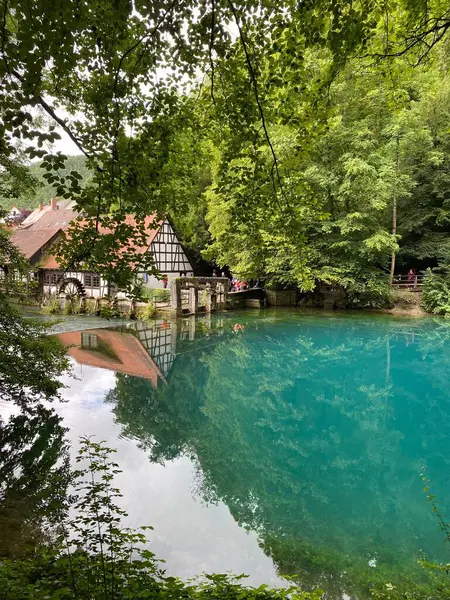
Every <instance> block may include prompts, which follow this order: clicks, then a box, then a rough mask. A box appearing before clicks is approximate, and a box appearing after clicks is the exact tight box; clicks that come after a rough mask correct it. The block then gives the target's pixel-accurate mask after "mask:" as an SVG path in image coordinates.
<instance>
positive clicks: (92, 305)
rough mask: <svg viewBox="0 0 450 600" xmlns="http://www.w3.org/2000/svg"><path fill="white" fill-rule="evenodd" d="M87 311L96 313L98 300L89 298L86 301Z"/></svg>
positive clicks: (88, 313) (87, 312)
mask: <svg viewBox="0 0 450 600" xmlns="http://www.w3.org/2000/svg"><path fill="white" fill-rule="evenodd" d="M84 306H85V312H86V314H87V315H95V314H96V313H97V310H98V309H97V308H96V300H95V299H94V298H88V299H87V300H86V302H85V305H84Z"/></svg>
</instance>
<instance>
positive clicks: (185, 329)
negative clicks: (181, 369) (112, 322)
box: [56, 314, 224, 387]
mask: <svg viewBox="0 0 450 600" xmlns="http://www.w3.org/2000/svg"><path fill="white" fill-rule="evenodd" d="M196 332H197V333H198V334H199V336H197V338H196ZM223 332H224V321H223V320H222V319H214V320H212V319H211V315H210V314H207V315H205V316H204V317H203V318H196V317H195V316H192V317H189V318H187V319H182V320H181V321H178V322H174V321H165V320H156V321H152V322H149V323H147V322H144V321H135V322H131V323H127V325H126V331H125V332H120V331H117V330H116V331H115V330H111V329H89V330H86V331H70V332H66V333H59V334H57V336H56V337H57V338H58V339H59V340H60V342H61V343H62V344H63V345H64V346H66V347H67V348H68V353H69V355H70V356H71V357H72V358H74V359H75V360H76V362H77V363H78V364H80V365H88V366H90V367H97V368H99V369H109V370H111V371H116V372H117V373H124V374H126V375H133V376H135V377H143V378H145V379H149V380H150V381H151V382H152V384H153V385H154V387H158V384H159V383H161V381H163V382H164V383H165V382H166V377H167V376H168V375H169V373H170V370H171V368H172V365H173V363H174V360H175V358H176V356H177V353H184V352H190V351H192V350H195V349H198V348H200V347H204V345H205V344H206V345H211V339H210V336H212V337H215V336H220V335H222V333H223ZM194 340H196V343H195V345H194V346H192V343H191V342H193V341H194Z"/></svg>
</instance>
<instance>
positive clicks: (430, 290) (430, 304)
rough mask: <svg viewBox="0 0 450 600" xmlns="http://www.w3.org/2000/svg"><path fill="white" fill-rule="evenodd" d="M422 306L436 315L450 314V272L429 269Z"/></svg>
mask: <svg viewBox="0 0 450 600" xmlns="http://www.w3.org/2000/svg"><path fill="white" fill-rule="evenodd" d="M421 304H422V308H423V309H424V310H426V311H427V312H430V313H433V314H435V315H446V316H448V315H450V273H448V272H445V271H444V272H442V273H435V272H433V271H432V270H431V269H427V271H426V274H425V279H424V282H423V288H422V300H421Z"/></svg>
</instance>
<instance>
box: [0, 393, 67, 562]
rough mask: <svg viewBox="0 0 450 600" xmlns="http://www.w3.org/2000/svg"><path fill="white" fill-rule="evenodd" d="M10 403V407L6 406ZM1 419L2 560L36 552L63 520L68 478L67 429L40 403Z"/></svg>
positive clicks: (54, 414)
mask: <svg viewBox="0 0 450 600" xmlns="http://www.w3.org/2000/svg"><path fill="white" fill-rule="evenodd" d="M5 408H6V407H5ZM5 408H4V410H3V411H2V412H3V415H4V416H3V419H2V420H0V559H1V558H24V557H27V556H32V555H33V554H34V552H35V550H36V548H37V547H38V546H40V545H41V544H43V543H44V542H48V541H49V540H50V539H51V537H52V532H53V531H54V528H55V527H56V526H57V525H58V523H59V521H60V514H61V508H62V506H63V504H64V501H65V498H66V494H67V489H68V485H69V480H70V469H69V453H68V446H67V443H66V441H65V432H66V430H65V429H64V428H63V427H62V425H61V418H60V417H59V416H58V415H57V414H56V413H55V411H54V410H53V409H51V408H47V407H44V406H42V404H34V405H33V404H32V405H30V406H27V407H22V409H21V410H20V411H19V410H18V409H15V408H14V407H12V408H11V412H12V414H10V415H9V417H8V416H5V413H6V410H5Z"/></svg>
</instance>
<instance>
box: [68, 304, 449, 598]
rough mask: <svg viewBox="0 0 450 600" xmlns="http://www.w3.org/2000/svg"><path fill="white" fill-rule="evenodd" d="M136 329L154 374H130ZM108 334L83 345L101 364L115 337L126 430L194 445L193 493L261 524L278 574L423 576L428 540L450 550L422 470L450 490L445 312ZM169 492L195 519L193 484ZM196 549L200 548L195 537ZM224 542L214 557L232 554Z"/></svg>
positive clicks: (346, 581)
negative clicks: (420, 564)
mask: <svg viewBox="0 0 450 600" xmlns="http://www.w3.org/2000/svg"><path fill="white" fill-rule="evenodd" d="M236 319H238V321H239V324H240V325H243V326H244V329H241V328H238V329H237V330H236V328H235V325H236ZM131 331H132V332H133V335H134V338H133V339H134V340H135V341H139V344H140V351H141V349H142V348H145V350H146V352H147V356H148V358H149V360H150V361H151V362H147V363H146V364H147V367H148V368H149V369H150V368H151V369H153V371H152V373H157V375H156V376H155V377H154V376H145V375H141V377H140V378H136V377H133V376H132V375H135V374H137V373H136V369H137V365H138V363H139V364H140V362H139V361H140V359H139V360H138V358H137V356H138V352H137V350H132V349H131V346H130V347H129V348H130V349H127V351H126V352H124V353H122V352H121V351H120V348H119V347H120V346H121V345H123V344H124V343H125V342H124V338H127V339H128V337H129V338H132V337H133V336H131V335H130V333H131ZM85 333H86V332H85ZM87 335H91V332H87ZM97 335H99V334H98V332H97ZM102 335H103V333H102V334H100V338H99V339H98V340H97V348H93V347H92V345H91V342H89V341H88V342H86V343H84V344H83V340H82V339H81V337H80V338H79V341H78V346H79V348H78V350H80V349H81V352H83V353H84V354H83V357H82V360H84V361H85V362H84V363H83V364H85V365H91V366H100V365H99V363H98V362H97V363H93V362H92V360H93V359H92V356H93V355H94V358H95V360H100V357H99V356H97V355H98V354H99V352H98V347H99V345H101V344H102V343H105V345H108V344H109V347H110V348H112V351H113V353H114V356H112V355H111V356H105V353H104V352H103V354H102V353H100V354H101V360H103V361H108V364H109V366H107V367H106V368H108V369H114V370H115V371H116V375H115V379H114V382H113V384H112V385H111V386H110V387H111V389H110V390H109V391H108V393H107V394H106V396H105V398H104V399H105V401H106V406H108V407H112V411H113V414H114V418H115V421H116V426H117V427H118V429H119V430H120V434H121V436H122V437H124V438H125V439H134V440H138V441H139V446H140V448H143V449H145V451H146V452H147V453H148V456H149V458H150V460H151V461H152V462H153V463H155V469H157V468H158V465H165V468H166V469H171V468H172V466H173V465H180V464H182V461H186V460H187V459H189V460H188V462H187V463H185V464H191V465H193V469H194V470H195V479H194V480H193V481H195V483H194V485H195V494H197V495H198V496H200V497H201V498H202V499H203V501H204V502H207V503H209V502H219V506H223V505H225V506H226V507H228V509H229V511H230V512H231V515H232V517H233V519H234V520H235V522H237V523H238V524H239V525H240V526H241V527H242V528H243V529H248V530H251V531H255V532H257V534H258V536H259V540H260V545H261V547H262V549H263V550H264V552H265V553H266V555H268V556H270V557H272V559H273V560H274V562H275V564H276V565H277V567H278V569H279V572H280V573H282V574H298V575H299V576H300V578H301V580H302V582H303V583H304V584H306V585H310V586H314V585H317V584H318V583H319V584H320V585H324V586H325V587H327V590H328V595H329V597H336V598H337V597H340V594H341V593H342V591H346V592H354V593H357V592H358V590H359V589H360V588H362V589H365V590H368V587H369V584H370V583H372V582H374V581H376V580H381V581H390V580H392V579H393V578H395V577H397V578H398V577H405V578H408V577H414V578H420V573H419V571H418V569H417V566H416V559H417V557H418V555H419V553H420V552H421V551H422V550H424V551H426V552H427V554H428V555H429V556H430V557H434V558H441V559H445V558H446V553H445V547H444V546H443V544H442V538H441V536H440V533H439V531H438V529H437V527H436V524H435V522H434V519H433V516H432V514H431V510H430V507H429V506H428V505H427V503H426V501H425V498H424V495H423V493H422V489H421V487H422V486H421V482H420V478H419V472H420V469H421V468H422V467H426V468H427V470H428V474H429V476H430V477H431V479H432V480H433V482H434V487H435V489H436V493H437V494H438V496H439V497H440V498H443V499H445V498H446V497H448V493H449V492H450V481H449V479H448V461H449V459H448V453H447V451H446V448H447V440H448V439H449V435H450V403H449V395H448V391H447V389H448V382H447V373H448V367H449V357H450V352H449V350H450V345H449V329H448V328H447V326H446V325H444V324H442V322H440V321H436V322H433V321H431V320H430V321H426V322H420V324H417V323H416V324H412V323H411V322H407V321H405V322H401V321H400V322H399V321H395V320H389V319H385V318H383V319H379V320H377V319H376V318H373V317H371V318H370V319H348V318H330V319H323V318H322V319H320V320H315V319H311V318H309V319H308V318H304V317H301V316H299V317H290V318H278V319H276V318H275V319H272V320H271V319H265V320H262V319H259V318H253V317H252V316H249V313H246V315H245V316H244V315H241V316H238V317H235V316H233V317H232V318H224V319H222V320H214V319H213V320H212V321H211V320H204V321H195V319H193V318H191V319H186V320H182V321H181V322H179V323H177V324H175V323H169V322H166V321H159V322H157V323H155V324H154V325H153V326H151V327H149V326H146V325H144V324H141V323H136V324H130V326H129V328H128V330H127V332H126V333H125V334H119V333H117V332H116V333H115V335H118V336H122V337H121V338H120V339H121V342H120V344H119V342H116V341H114V336H113V337H112V338H111V336H110V337H108V338H107V339H106V338H105V337H103V338H102ZM111 340H112V341H111ZM107 342H108V344H107ZM127 343H128V342H127ZM130 344H131V342H130ZM94 345H95V343H94ZM83 346H84V347H83ZM127 348H128V346H127ZM73 351H75V349H74V350H73ZM73 351H71V352H73ZM86 353H87V354H86ZM131 353H132V355H133V357H134V358H135V360H133V361H132V364H130V361H129V360H128V361H127V355H129V354H131ZM106 354H107V353H106ZM73 356H75V355H74V354H73ZM75 358H76V356H75ZM77 360H78V358H77ZM88 361H91V362H88ZM119 363H120V364H119ZM103 364H104V363H103ZM149 365H153V366H151V367H150V366H149ZM424 365H426V368H424ZM104 406H105V405H104ZM94 429H95V427H94ZM119 459H120V454H119ZM179 461H181V462H179ZM156 472H158V473H162V472H160V471H153V473H156ZM146 473H147V477H149V475H148V473H150V471H146ZM189 477H190V478H191V481H192V478H193V477H194V475H193V473H192V472H191V474H190V475H189ZM130 485H133V484H130ZM136 485H137V484H136V483H134V489H135V488H136ZM152 485H153V486H154V489H153V490H152V489H150V491H148V486H147V487H146V486H145V482H144V481H142V482H140V483H139V489H140V493H143V487H145V488H146V489H147V491H148V493H149V494H150V493H155V494H157V493H158V492H157V487H158V486H161V485H164V484H163V483H162V480H161V479H158V478H156V479H153V484H152ZM142 486H143V487H142ZM150 487H151V486H150ZM135 491H136V490H135ZM191 492H192V490H191ZM148 497H149V496H147V501H148ZM170 497H171V502H172V504H171V505H170V507H167V505H165V506H164V510H162V509H161V508H160V509H159V510H158V509H157V510H156V512H157V513H158V512H159V513H160V516H161V520H164V519H169V520H170V519H171V518H174V514H175V513H176V512H178V513H181V514H182V515H183V518H185V519H189V518H190V512H189V511H193V508H192V505H188V502H187V500H186V495H185V494H184V495H183V494H180V495H179V499H180V501H179V502H177V497H176V493H175V496H172V495H171V496H170ZM131 502H135V503H138V502H139V499H138V498H136V496H133V499H132V500H131ZM220 503H223V505H222V504H220ZM172 511H173V512H172ZM204 514H205V515H206V513H204ZM152 516H153V515H150V517H149V520H150V522H152V524H155V522H154V520H153V519H152ZM230 531H231V528H230ZM206 533H207V532H205V535H206ZM171 535H175V536H176V535H177V534H176V533H175V532H172V533H171ZM230 535H231V534H230ZM165 543H166V544H168V545H170V544H171V540H170V537H169V538H167V539H166V542H165ZM205 545H206V543H205ZM209 551H210V550H209ZM192 552H193V553H194V554H193V555H195V556H197V557H198V556H199V555H200V556H202V550H201V548H199V547H198V546H197V547H196V549H195V551H194V550H192ZM216 552H217V553H220V550H219V549H217V550H216ZM203 555H206V550H205V552H204V553H203ZM220 556H222V558H220ZM225 556H226V554H221V555H219V564H220V561H221V560H222V562H223V564H225V565H227V566H228V565H229V562H227V561H226V559H225ZM184 560H189V559H188V558H187V557H185V559H184ZM242 562H244V561H242ZM194 570H197V571H198V570H201V568H200V569H194ZM215 570H220V569H217V568H215ZM238 570H246V568H245V566H244V565H243V566H242V569H238Z"/></svg>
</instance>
